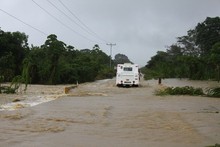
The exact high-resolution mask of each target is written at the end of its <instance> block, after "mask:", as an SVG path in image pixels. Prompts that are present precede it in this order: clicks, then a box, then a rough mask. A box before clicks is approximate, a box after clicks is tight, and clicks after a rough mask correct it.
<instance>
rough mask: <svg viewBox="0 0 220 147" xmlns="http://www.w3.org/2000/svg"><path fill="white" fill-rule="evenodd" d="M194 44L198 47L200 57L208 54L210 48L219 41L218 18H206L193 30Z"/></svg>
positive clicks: (219, 27)
mask: <svg viewBox="0 0 220 147" xmlns="http://www.w3.org/2000/svg"><path fill="white" fill-rule="evenodd" d="M195 35H196V44H197V45H198V46H199V47H200V49H201V52H202V55H203V56H205V55H208V54H210V50H211V48H212V46H213V45H214V44H215V43H217V42H219V41H220V17H214V18H211V17H207V18H206V20H205V21H204V22H202V23H198V25H197V26H196V28H195Z"/></svg>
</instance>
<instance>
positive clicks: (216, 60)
mask: <svg viewBox="0 0 220 147" xmlns="http://www.w3.org/2000/svg"><path fill="white" fill-rule="evenodd" d="M143 71H144V73H145V76H146V77H145V78H146V79H149V78H157V77H164V78H190V79H199V80H205V79H213V80H218V81H219V80H220V18H219V17H215V18H210V17H207V18H206V20H205V21H204V22H202V23H198V25H197V26H196V27H195V28H194V29H192V30H189V31H188V32H187V35H186V36H182V37H178V38H177V42H176V43H174V44H173V45H171V46H169V47H168V48H167V50H166V51H158V52H157V54H156V55H155V56H153V57H152V58H151V60H150V61H148V63H147V65H146V69H144V70H143Z"/></svg>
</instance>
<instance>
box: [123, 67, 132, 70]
mask: <svg viewBox="0 0 220 147" xmlns="http://www.w3.org/2000/svg"><path fill="white" fill-rule="evenodd" d="M124 71H132V67H124Z"/></svg>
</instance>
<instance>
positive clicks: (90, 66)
mask: <svg viewBox="0 0 220 147" xmlns="http://www.w3.org/2000/svg"><path fill="white" fill-rule="evenodd" d="M121 56H123V54H119V56H117V57H116V58H117V59H115V60H112V59H111V60H112V63H117V62H121V61H119V59H121V58H120V57H121ZM123 57H124V56H123ZM109 60H110V56H108V55H107V54H105V53H104V52H103V51H102V50H101V49H100V47H99V45H98V44H95V45H94V47H93V48H92V49H82V50H78V49H75V48H74V47H73V46H71V45H66V44H65V43H64V42H62V41H60V40H58V39H57V36H56V35H55V34H51V35H49V36H48V37H47V40H46V41H45V43H44V44H43V45H41V46H33V45H32V46H31V47H29V46H28V36H27V35H26V34H25V33H21V32H4V31H3V30H1V29H0V76H1V77H3V78H2V80H1V82H22V83H25V84H70V83H77V82H79V83H83V82H90V81H94V80H97V79H104V78H112V77H113V76H114V74H115V73H114V69H113V68H112V69H110V68H109Z"/></svg>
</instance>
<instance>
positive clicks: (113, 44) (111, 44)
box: [106, 43, 116, 69]
mask: <svg viewBox="0 0 220 147" xmlns="http://www.w3.org/2000/svg"><path fill="white" fill-rule="evenodd" d="M106 45H109V46H110V63H109V67H110V69H111V67H112V46H115V45H116V43H107V44H106Z"/></svg>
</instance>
